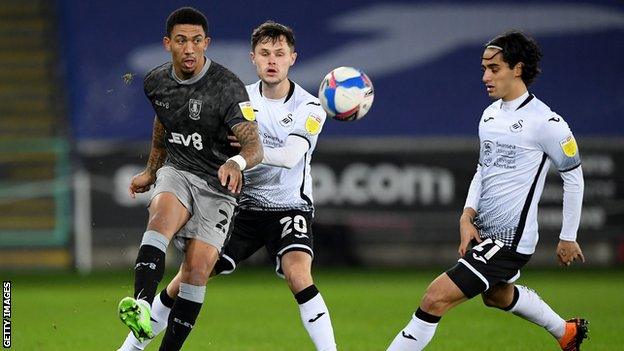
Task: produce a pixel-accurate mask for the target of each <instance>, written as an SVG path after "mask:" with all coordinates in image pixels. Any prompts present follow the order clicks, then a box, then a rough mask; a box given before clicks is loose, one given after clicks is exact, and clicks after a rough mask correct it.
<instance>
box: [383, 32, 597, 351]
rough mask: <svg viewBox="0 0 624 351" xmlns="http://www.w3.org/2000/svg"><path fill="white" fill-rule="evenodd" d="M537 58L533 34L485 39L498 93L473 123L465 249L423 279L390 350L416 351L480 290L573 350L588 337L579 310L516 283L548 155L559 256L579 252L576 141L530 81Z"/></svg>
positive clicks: (534, 235)
mask: <svg viewBox="0 0 624 351" xmlns="http://www.w3.org/2000/svg"><path fill="white" fill-rule="evenodd" d="M540 58H541V52H540V49H539V47H538V46H537V43H536V42H535V41H534V40H533V39H532V38H530V37H528V36H526V35H525V34H524V33H522V32H518V31H512V32H507V33H505V34H502V35H500V36H497V37H496V38H494V39H492V40H491V41H489V42H488V43H487V44H486V45H485V50H484V52H483V57H482V58H481V68H482V70H483V83H485V87H486V90H487V93H488V95H489V96H490V97H491V98H494V99H496V101H495V102H494V103H493V104H491V105H490V106H489V107H488V108H486V109H485V111H484V112H483V115H482V116H481V119H480V122H479V139H480V142H481V146H480V156H479V164H478V166H477V171H476V173H475V175H474V178H473V180H472V182H471V184H470V189H469V191H468V196H467V199H466V205H465V207H464V212H463V214H462V216H461V218H460V237H461V242H460V245H459V249H458V252H459V255H460V256H461V258H460V259H459V261H458V263H457V264H456V265H455V266H454V267H453V268H451V269H449V270H448V271H446V272H445V273H443V274H441V275H440V276H438V277H437V278H436V279H435V280H434V281H433V282H432V283H431V284H430V285H429V287H428V288H427V291H426V292H425V295H424V296H423V298H422V300H421V303H420V306H419V308H418V309H417V310H416V313H414V315H413V316H412V319H411V321H410V322H409V323H408V324H407V326H406V327H405V328H404V329H403V330H401V331H400V332H399V333H398V334H397V336H396V337H395V339H394V340H393V341H392V344H391V345H390V347H388V350H389V351H407V350H422V349H423V348H425V346H426V345H427V344H428V343H429V341H430V340H431V338H432V337H433V335H434V333H435V329H436V327H437V325H438V322H439V321H440V318H441V317H442V315H444V314H445V313H446V312H447V311H448V310H449V309H451V308H453V307H454V306H457V305H458V304H460V303H462V302H464V301H466V300H468V299H470V298H473V297H475V296H476V295H479V294H481V296H482V298H483V303H484V304H485V305H486V306H488V307H496V308H499V309H502V310H504V311H509V312H511V313H513V314H515V315H517V316H519V317H522V318H524V319H526V320H528V321H531V322H533V323H535V324H537V325H540V326H542V327H544V328H545V329H546V330H547V331H548V332H549V333H551V334H552V335H553V336H554V337H555V339H556V340H557V341H558V342H559V345H560V347H561V349H562V350H566V351H576V350H579V349H580V344H581V342H582V341H583V339H584V338H586V336H587V322H586V321H585V320H584V319H579V318H574V319H570V320H568V321H565V320H563V319H562V318H561V317H560V316H559V315H558V314H557V313H555V312H554V311H553V310H552V309H551V308H550V306H548V304H546V302H544V301H543V300H542V299H541V298H540V297H539V296H538V295H537V293H536V292H535V291H533V290H532V289H529V288H527V287H524V286H521V285H517V284H515V283H514V282H515V281H516V280H517V279H518V278H519V277H520V268H522V267H523V266H524V265H525V264H526V263H527V262H528V261H529V259H530V257H531V255H532V254H533V252H534V251H535V246H536V244H537V241H538V225H537V205H538V202H539V198H540V196H541V194H542V190H543V188H544V182H545V179H546V174H547V173H548V168H549V167H550V164H551V163H552V164H553V165H554V166H555V167H556V168H557V170H558V171H559V173H560V175H561V178H563V191H564V195H563V224H562V228H561V232H560V235H559V239H560V241H559V244H558V246H557V249H556V254H557V257H558V259H559V262H560V263H561V264H563V265H566V266H567V265H570V263H572V262H573V261H575V260H577V259H580V260H582V261H585V258H584V257H583V253H582V252H581V249H580V247H579V245H578V243H577V242H576V232H577V230H578V226H579V221H580V214H581V207H582V200H583V186H584V185H583V172H582V169H581V160H580V157H579V151H578V147H577V145H576V141H575V139H574V136H573V135H572V132H571V131H570V128H569V127H568V124H567V123H566V122H565V121H564V120H563V118H562V117H561V116H559V115H557V114H556V113H555V112H553V111H552V110H551V109H550V108H549V107H548V106H547V105H546V104H544V103H543V102H542V101H540V100H538V99H537V98H536V97H535V96H534V95H533V94H531V93H529V92H528V90H527V86H529V85H530V84H531V83H532V82H533V80H534V78H535V77H536V76H537V74H538V73H539V72H540V70H539V67H538V63H539V60H540ZM471 242H472V243H473V245H474V246H473V247H472V248H471V249H468V245H469V244H470V243H471Z"/></svg>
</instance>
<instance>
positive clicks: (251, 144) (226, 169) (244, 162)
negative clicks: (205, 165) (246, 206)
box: [218, 122, 263, 193]
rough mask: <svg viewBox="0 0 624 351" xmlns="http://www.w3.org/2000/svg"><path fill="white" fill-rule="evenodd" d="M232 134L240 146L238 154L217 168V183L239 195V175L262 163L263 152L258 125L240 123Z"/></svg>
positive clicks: (240, 180) (240, 183) (241, 183)
mask: <svg viewBox="0 0 624 351" xmlns="http://www.w3.org/2000/svg"><path fill="white" fill-rule="evenodd" d="M232 132H233V133H234V136H235V137H236V140H238V143H239V144H240V148H241V149H240V152H239V154H238V155H236V156H234V157H230V158H229V159H228V160H227V161H226V162H225V163H224V164H223V165H222V166H221V167H220V168H219V173H218V175H219V181H220V182H221V185H223V186H227V188H228V190H230V191H231V192H233V193H239V192H240V191H241V188H242V186H243V182H242V178H243V174H242V173H241V172H242V171H244V170H245V169H248V168H251V167H254V166H255V165H257V164H258V163H260V161H262V156H263V151H262V144H261V143H260V135H259V134H258V125H257V124H256V123H254V122H241V123H239V124H237V125H235V126H234V127H233V128H232Z"/></svg>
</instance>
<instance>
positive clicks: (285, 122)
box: [279, 113, 293, 127]
mask: <svg viewBox="0 0 624 351" xmlns="http://www.w3.org/2000/svg"><path fill="white" fill-rule="evenodd" d="M292 122H293V118H292V113H289V114H288V116H286V117H284V118H282V119H280V121H279V124H280V125H281V126H282V127H288V126H290V125H291V124H292Z"/></svg>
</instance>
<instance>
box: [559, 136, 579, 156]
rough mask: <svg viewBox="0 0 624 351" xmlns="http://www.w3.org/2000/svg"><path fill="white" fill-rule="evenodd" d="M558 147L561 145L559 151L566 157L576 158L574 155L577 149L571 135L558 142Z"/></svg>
mask: <svg viewBox="0 0 624 351" xmlns="http://www.w3.org/2000/svg"><path fill="white" fill-rule="evenodd" d="M559 145H561V149H562V150H563V153H564V154H565V155H566V156H568V157H574V156H576V153H577V152H578V147H577V146H576V140H574V137H573V136H572V135H568V136H567V137H566V138H565V139H563V140H561V141H560V142H559Z"/></svg>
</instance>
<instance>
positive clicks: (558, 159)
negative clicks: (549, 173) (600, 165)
mask: <svg viewBox="0 0 624 351" xmlns="http://www.w3.org/2000/svg"><path fill="white" fill-rule="evenodd" d="M540 138H541V140H540V145H541V147H542V149H543V151H544V152H545V153H546V154H547V155H548V157H549V158H550V159H551V161H552V163H553V164H554V165H555V167H557V170H559V171H560V172H565V171H569V170H571V169H574V168H576V167H578V166H579V165H580V164H581V156H580V154H579V149H578V145H577V143H576V139H575V138H574V135H573V134H572V131H571V130H570V127H569V126H568V124H567V123H566V122H565V121H564V120H563V118H561V117H560V116H558V115H556V114H555V115H553V117H551V118H549V119H548V121H547V122H546V124H545V125H544V128H543V130H542V133H540Z"/></svg>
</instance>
